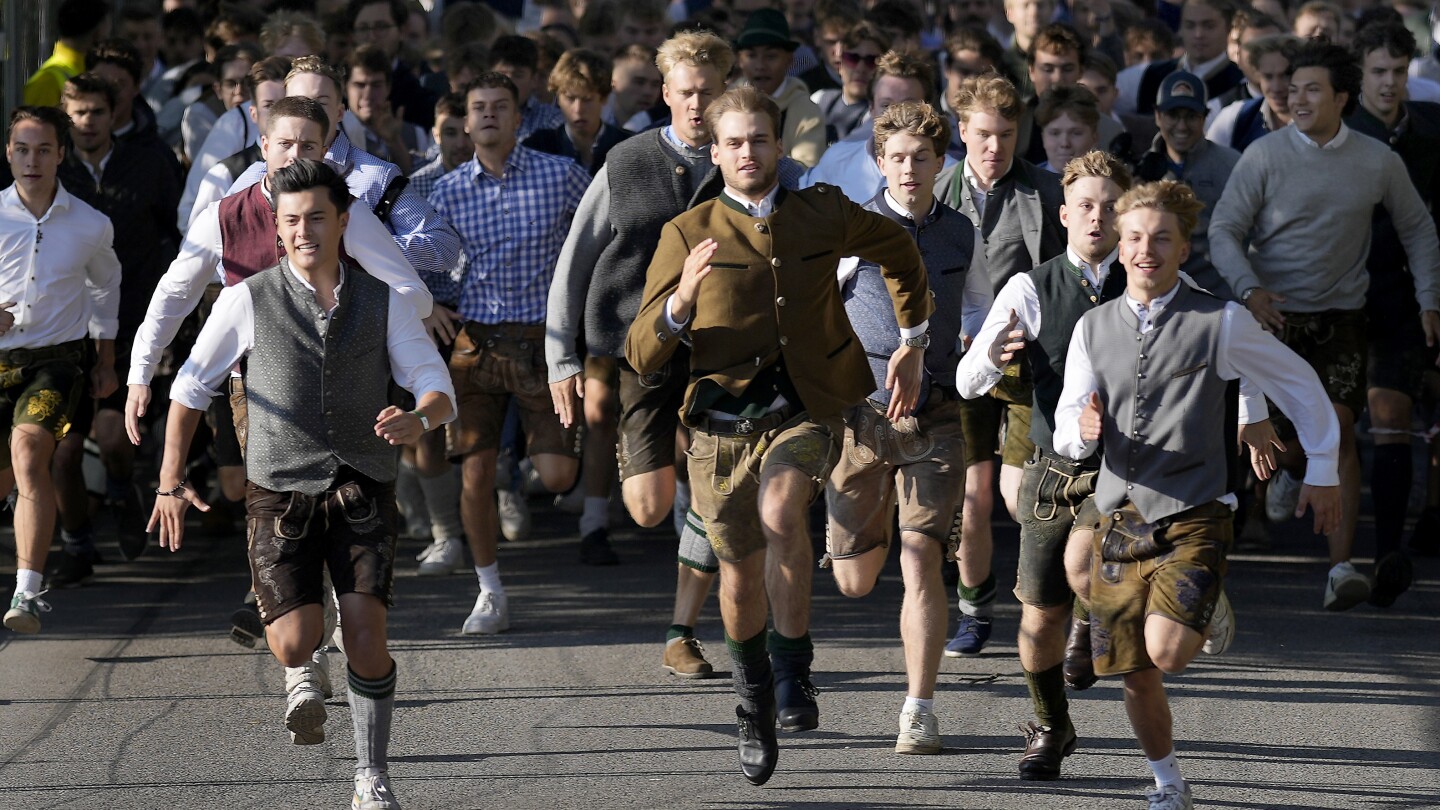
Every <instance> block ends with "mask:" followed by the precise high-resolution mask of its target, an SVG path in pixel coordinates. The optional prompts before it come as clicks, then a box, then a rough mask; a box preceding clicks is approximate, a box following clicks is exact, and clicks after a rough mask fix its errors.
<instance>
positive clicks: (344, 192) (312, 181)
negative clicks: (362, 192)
mask: <svg viewBox="0 0 1440 810" xmlns="http://www.w3.org/2000/svg"><path fill="white" fill-rule="evenodd" d="M312 188H323V189H325V190H327V191H329V192H330V202H333V203H335V210H337V211H339V212H340V213H342V214H343V213H345V212H346V211H349V210H350V201H351V200H353V199H354V198H353V197H351V196H350V187H349V186H347V185H345V178H343V177H341V176H340V173H339V172H337V171H335V170H334V169H332V168H330V167H329V166H328V165H326V163H325V161H323V160H297V161H295V162H294V163H291V164H290V165H289V166H286V167H285V168H283V169H277V170H276V171H275V173H274V174H272V175H270V192H271V193H272V194H274V195H275V199H276V200H277V202H278V200H279V199H280V195H281V194H295V193H298V192H301V191H309V190H310V189H312Z"/></svg>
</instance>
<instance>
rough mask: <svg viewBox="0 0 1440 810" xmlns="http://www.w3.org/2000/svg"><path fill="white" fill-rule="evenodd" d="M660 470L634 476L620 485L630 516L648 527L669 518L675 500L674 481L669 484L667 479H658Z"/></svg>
mask: <svg viewBox="0 0 1440 810" xmlns="http://www.w3.org/2000/svg"><path fill="white" fill-rule="evenodd" d="M658 472H659V471H656V472H655V473H641V474H640V475H637V476H632V477H630V478H627V479H625V482H624V483H623V484H621V485H620V487H621V495H622V496H623V497H624V499H625V508H626V509H627V510H629V512H630V517H631V518H633V519H634V520H635V522H636V523H638V524H640V525H641V526H644V527H645V528H647V529H648V528H650V527H651V526H658V525H660V523H661V522H662V521H664V520H666V519H668V518H669V517H670V507H671V505H672V504H673V503H674V502H675V485H674V483H673V482H670V483H669V484H668V486H667V484H666V482H665V481H663V480H658Z"/></svg>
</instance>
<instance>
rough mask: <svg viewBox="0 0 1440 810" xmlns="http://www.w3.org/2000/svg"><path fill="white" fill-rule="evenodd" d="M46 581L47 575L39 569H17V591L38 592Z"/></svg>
mask: <svg viewBox="0 0 1440 810" xmlns="http://www.w3.org/2000/svg"><path fill="white" fill-rule="evenodd" d="M44 581H45V577H44V576H42V575H41V573H40V572H39V571H31V570H29V569H28V568H17V569H15V593H28V594H37V593H39V592H40V585H41V583H42V582H44Z"/></svg>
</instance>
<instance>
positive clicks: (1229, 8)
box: [1181, 0, 1289, 31]
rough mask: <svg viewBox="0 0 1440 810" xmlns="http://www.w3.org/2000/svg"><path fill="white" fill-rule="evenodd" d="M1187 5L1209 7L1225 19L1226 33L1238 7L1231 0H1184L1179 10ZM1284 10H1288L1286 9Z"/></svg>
mask: <svg viewBox="0 0 1440 810" xmlns="http://www.w3.org/2000/svg"><path fill="white" fill-rule="evenodd" d="M1189 3H1199V4H1200V5H1202V6H1209V7H1210V8H1212V9H1214V10H1215V12H1216V13H1218V14H1219V15H1220V16H1221V17H1223V18H1225V29H1226V30H1227V31H1228V30H1229V29H1230V23H1231V22H1233V21H1234V20H1235V12H1236V11H1237V10H1239V6H1237V5H1236V4H1235V3H1234V2H1233V0H1185V2H1184V3H1182V4H1181V8H1182V9H1183V8H1184V7H1185V5H1187V4H1189ZM1286 10H1287V11H1288V10H1289V9H1288V7H1287V9H1286Z"/></svg>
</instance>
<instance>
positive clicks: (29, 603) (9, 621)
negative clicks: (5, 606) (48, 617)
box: [5, 591, 50, 635]
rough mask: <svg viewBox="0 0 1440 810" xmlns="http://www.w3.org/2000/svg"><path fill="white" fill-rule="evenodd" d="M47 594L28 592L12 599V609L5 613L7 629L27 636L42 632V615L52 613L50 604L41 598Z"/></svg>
mask: <svg viewBox="0 0 1440 810" xmlns="http://www.w3.org/2000/svg"><path fill="white" fill-rule="evenodd" d="M46 593H48V591H41V592H40V593H30V592H29V591H26V592H24V593H17V594H15V595H14V596H12V597H10V609H9V610H7V611H5V627H6V629H8V630H10V631H12V632H15V633H25V634H27V635H33V634H35V633H38V632H40V614H41V613H49V612H50V603H49V602H46V601H45V600H44V599H41V598H40V597H41V596H44V595H45V594H46Z"/></svg>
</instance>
